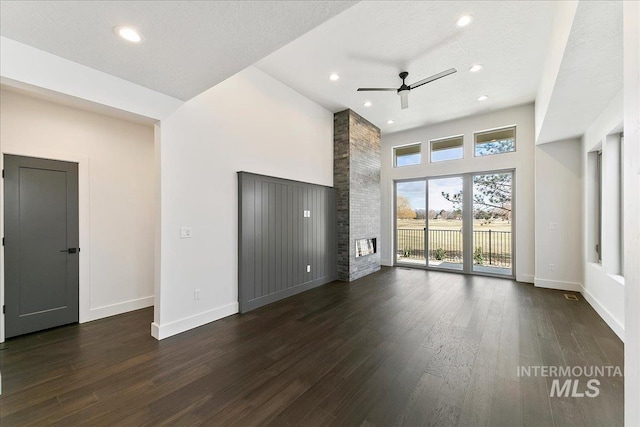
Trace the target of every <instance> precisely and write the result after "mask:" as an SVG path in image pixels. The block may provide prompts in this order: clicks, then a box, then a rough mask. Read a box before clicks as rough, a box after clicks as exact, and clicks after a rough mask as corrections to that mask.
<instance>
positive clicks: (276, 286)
mask: <svg viewBox="0 0 640 427" xmlns="http://www.w3.org/2000/svg"><path fill="white" fill-rule="evenodd" d="M281 206H282V185H281V184H275V212H274V220H275V227H274V230H273V234H274V237H275V242H274V246H275V249H274V258H273V266H274V270H275V274H274V276H273V277H274V280H275V281H274V283H273V292H280V291H281V290H282V262H281V257H282V212H281V211H280V209H281Z"/></svg>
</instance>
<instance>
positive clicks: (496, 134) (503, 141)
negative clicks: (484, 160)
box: [474, 126, 516, 157]
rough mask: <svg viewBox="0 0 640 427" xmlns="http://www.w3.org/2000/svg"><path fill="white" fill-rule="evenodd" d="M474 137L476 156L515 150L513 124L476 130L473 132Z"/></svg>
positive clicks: (514, 129) (514, 128)
mask: <svg viewBox="0 0 640 427" xmlns="http://www.w3.org/2000/svg"><path fill="white" fill-rule="evenodd" d="M474 139H475V155H476V157H481V156H490V155H492V154H502V153H509V152H511V151H516V127H515V126H511V127H508V128H502V129H494V130H488V131H483V132H476V133H475V134H474Z"/></svg>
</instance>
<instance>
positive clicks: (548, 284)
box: [533, 277, 582, 292]
mask: <svg viewBox="0 0 640 427" xmlns="http://www.w3.org/2000/svg"><path fill="white" fill-rule="evenodd" d="M533 284H534V285H535V287H536V288H548V289H557V290H559V291H570V292H582V285H580V283H574V282H562V281H560V280H546V279H539V278H537V277H536V278H535V280H534V282H533Z"/></svg>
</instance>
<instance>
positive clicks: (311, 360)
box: [0, 268, 624, 427]
mask: <svg viewBox="0 0 640 427" xmlns="http://www.w3.org/2000/svg"><path fill="white" fill-rule="evenodd" d="M152 319H153V310H152V309H144V310H138V311H134V312H131V313H126V314H123V315H120V316H114V317H111V318H107V319H102V320H98V321H95V322H90V323H86V324H82V325H69V326H64V327H61V328H56V329H52V330H48V331H43V332H38V333H35V334H30V335H26V336H22V337H16V338H12V339H9V340H8V341H7V342H6V343H3V344H2V345H0V370H1V371H2V379H3V394H2V395H1V396H0V424H1V425H2V426H3V427H5V426H23V425H37V426H41V425H65V426H66V425H88V426H91V427H95V426H103V425H104V426H113V425H118V426H140V425H148V426H156V425H206V426H224V427H229V426H230V425H238V426H243V427H244V426H252V425H269V426H271V427H280V426H298V425H300V426H305V427H306V426H320V425H322V426H325V425H349V426H351V425H355V426H368V427H371V426H390V425H408V426H422V425H446V426H453V425H462V426H464V425H468V426H474V427H475V426H488V425H525V426H539V425H590V424H594V425H607V426H615V425H622V423H623V418H622V417H623V406H622V405H623V399H624V388H623V379H622V378H619V377H618V378H615V377H614V378H600V380H601V386H600V395H599V396H598V397H596V398H581V399H578V398H571V397H549V393H550V389H551V382H552V380H553V379H552V378H548V377H541V376H531V377H519V376H518V375H517V370H516V368H517V367H518V366H535V365H553V366H566V365H575V364H579V365H581V366H583V365H587V366H591V365H616V366H622V364H623V362H624V360H623V346H622V343H621V341H620V340H619V339H618V338H617V337H616V336H615V334H614V333H613V332H612V331H611V330H610V329H609V328H608V327H607V326H606V324H605V323H604V322H603V321H602V319H600V318H599V317H598V316H597V314H596V313H595V311H594V310H593V309H592V308H591V307H590V306H589V305H588V304H587V303H586V302H585V301H584V300H583V299H582V298H580V300H579V301H578V302H568V301H567V300H565V299H564V296H563V292H559V291H552V290H547V289H539V288H534V287H533V286H531V285H528V284H522V283H516V282H513V281H510V280H505V279H493V278H489V277H474V276H464V275H458V274H453V273H441V272H433V271H424V270H417V269H414V270H411V269H409V270H406V269H398V268H383V269H382V270H381V271H380V272H378V273H375V274H373V275H370V276H367V277H365V278H363V279H360V280H357V281H355V282H352V283H349V284H347V283H340V282H334V283H331V284H328V285H326V286H323V287H319V288H315V289H312V290H310V291H308V292H304V293H302V294H298V295H295V296H293V297H291V298H287V299H285V300H281V301H278V302H277V303H274V304H271V305H269V306H265V307H261V308H259V309H257V310H254V311H252V312H251V313H248V314H246V315H233V316H229V317H227V318H224V319H222V320H220V321H217V322H213V323H210V324H207V325H204V326H202V327H199V328H196V329H193V330H190V331H187V332H185V333H182V334H179V335H176V336H174V337H171V338H167V339H165V340H163V341H160V342H158V341H156V340H155V339H153V338H152V337H150V336H149V323H150V322H151V321H152ZM580 380H581V383H580V384H581V385H580V387H581V390H584V387H585V381H586V380H587V378H580Z"/></svg>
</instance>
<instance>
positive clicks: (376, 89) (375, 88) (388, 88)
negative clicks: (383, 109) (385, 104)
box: [358, 87, 398, 92]
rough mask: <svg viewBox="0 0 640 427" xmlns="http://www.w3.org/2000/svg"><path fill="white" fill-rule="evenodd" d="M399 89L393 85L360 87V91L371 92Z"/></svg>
mask: <svg viewBox="0 0 640 427" xmlns="http://www.w3.org/2000/svg"><path fill="white" fill-rule="evenodd" d="M391 90H392V91H394V92H395V91H397V90H398V89H395V88H392V87H359V88H358V92H371V91H377V92H378V91H391Z"/></svg>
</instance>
